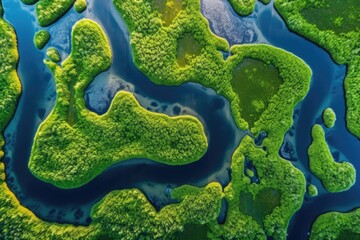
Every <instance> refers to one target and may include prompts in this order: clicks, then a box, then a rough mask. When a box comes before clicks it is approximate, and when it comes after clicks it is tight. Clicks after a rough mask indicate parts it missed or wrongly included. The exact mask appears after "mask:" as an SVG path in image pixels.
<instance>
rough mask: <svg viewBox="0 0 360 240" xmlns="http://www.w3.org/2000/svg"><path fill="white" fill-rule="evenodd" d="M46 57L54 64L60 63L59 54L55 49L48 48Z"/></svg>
mask: <svg viewBox="0 0 360 240" xmlns="http://www.w3.org/2000/svg"><path fill="white" fill-rule="evenodd" d="M46 55H47V56H48V57H49V58H50V59H51V60H52V61H54V62H60V61H61V57H60V54H59V52H58V50H56V49H55V48H48V49H47V51H46Z"/></svg>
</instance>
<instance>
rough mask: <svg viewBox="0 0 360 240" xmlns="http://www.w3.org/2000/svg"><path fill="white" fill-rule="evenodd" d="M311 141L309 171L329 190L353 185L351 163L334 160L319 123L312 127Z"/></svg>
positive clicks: (335, 190)
mask: <svg viewBox="0 0 360 240" xmlns="http://www.w3.org/2000/svg"><path fill="white" fill-rule="evenodd" d="M312 138H313V141H312V143H311V145H310V147H309V150H308V153H309V161H310V163H309V165H310V170H311V172H312V173H313V174H314V175H315V176H316V177H317V178H319V179H320V180H321V182H322V184H323V185H324V187H325V189H326V190H327V191H329V192H341V191H345V190H347V189H349V188H350V187H351V186H352V185H354V183H355V180H356V170H355V168H354V166H353V165H352V164H351V163H348V162H342V163H338V162H335V161H334V159H333V157H332V155H331V152H330V149H329V147H328V145H327V143H326V140H325V132H324V130H323V128H322V127H321V126H320V125H315V126H314V127H313V129H312Z"/></svg>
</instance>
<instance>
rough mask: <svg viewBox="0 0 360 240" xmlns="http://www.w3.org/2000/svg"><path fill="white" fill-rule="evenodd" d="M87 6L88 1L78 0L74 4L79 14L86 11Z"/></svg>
mask: <svg viewBox="0 0 360 240" xmlns="http://www.w3.org/2000/svg"><path fill="white" fill-rule="evenodd" d="M86 6H87V4H86V0H76V1H75V4H74V8H75V11H77V12H78V13H81V12H83V11H85V9H86Z"/></svg>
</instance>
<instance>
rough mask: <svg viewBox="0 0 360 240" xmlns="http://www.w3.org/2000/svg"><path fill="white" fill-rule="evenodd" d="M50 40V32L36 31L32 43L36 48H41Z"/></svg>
mask: <svg viewBox="0 0 360 240" xmlns="http://www.w3.org/2000/svg"><path fill="white" fill-rule="evenodd" d="M49 40H50V33H49V32H48V31H46V30H40V31H38V32H37V33H36V34H35V36H34V44H35V47H37V48H38V49H43V48H44V47H45V45H46V44H47V43H48V42H49Z"/></svg>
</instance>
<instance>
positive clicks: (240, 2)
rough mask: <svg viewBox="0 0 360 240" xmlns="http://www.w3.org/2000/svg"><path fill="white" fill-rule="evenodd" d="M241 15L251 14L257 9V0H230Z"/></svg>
mask: <svg viewBox="0 0 360 240" xmlns="http://www.w3.org/2000/svg"><path fill="white" fill-rule="evenodd" d="M228 1H229V2H230V4H231V6H232V7H233V8H234V10H235V12H237V13H238V14H239V15H243V16H246V15H249V14H251V13H252V12H253V11H254V9H255V4H256V0H228Z"/></svg>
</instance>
